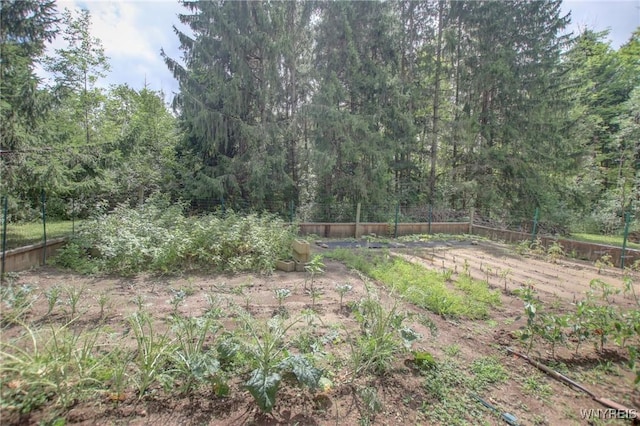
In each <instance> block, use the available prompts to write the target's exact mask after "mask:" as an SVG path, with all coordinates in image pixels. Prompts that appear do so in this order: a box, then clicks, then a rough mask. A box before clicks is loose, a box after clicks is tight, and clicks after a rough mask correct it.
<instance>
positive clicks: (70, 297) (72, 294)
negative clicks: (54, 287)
mask: <svg viewBox="0 0 640 426" xmlns="http://www.w3.org/2000/svg"><path fill="white" fill-rule="evenodd" d="M85 290H86V287H85V286H81V287H75V286H69V287H65V288H64V292H65V293H66V294H67V303H68V304H69V308H70V309H71V311H70V312H69V316H70V317H71V318H75V316H76V314H77V313H78V303H80V299H81V298H82V294H83V293H84V291H85Z"/></svg>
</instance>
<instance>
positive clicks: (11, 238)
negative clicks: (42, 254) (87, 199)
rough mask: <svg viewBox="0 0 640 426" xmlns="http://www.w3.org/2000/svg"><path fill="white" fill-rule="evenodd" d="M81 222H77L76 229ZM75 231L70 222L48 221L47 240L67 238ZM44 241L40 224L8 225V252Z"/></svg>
mask: <svg viewBox="0 0 640 426" xmlns="http://www.w3.org/2000/svg"><path fill="white" fill-rule="evenodd" d="M79 222H80V221H76V227H77V226H78V225H79ZM72 231H73V222H72V221H70V220H59V221H51V222H49V221H47V239H48V240H50V239H53V238H59V237H66V236H69V235H71V233H72ZM42 241H43V227H42V222H40V223H37V222H36V223H20V224H14V223H7V250H11V249H14V248H18V247H23V246H28V245H30V244H35V243H39V242H42Z"/></svg>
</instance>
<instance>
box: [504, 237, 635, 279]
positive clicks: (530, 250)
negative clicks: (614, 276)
mask: <svg viewBox="0 0 640 426" xmlns="http://www.w3.org/2000/svg"><path fill="white" fill-rule="evenodd" d="M515 251H516V252H517V253H518V254H521V255H534V256H541V257H544V258H545V259H547V260H548V261H550V262H553V263H557V262H558V261H559V260H560V259H561V258H563V257H567V256H568V257H571V258H576V257H577V256H578V255H577V254H576V253H575V251H572V252H569V253H567V252H566V251H565V249H564V247H563V246H562V244H560V243H559V242H557V241H553V242H551V244H550V245H549V246H548V247H545V246H544V244H543V243H542V240H541V239H540V238H537V239H536V240H535V241H534V242H533V243H531V242H529V241H527V240H524V241H520V242H519V243H518V244H516V246H515ZM594 265H595V267H596V268H598V274H600V273H602V271H603V270H605V269H613V268H614V264H613V256H611V255H610V254H609V253H604V254H603V255H602V256H600V258H599V259H597V260H596V261H595V262H594ZM627 269H629V270H631V271H640V259H638V260H636V261H635V262H633V263H632V264H631V265H629V266H628V268H627Z"/></svg>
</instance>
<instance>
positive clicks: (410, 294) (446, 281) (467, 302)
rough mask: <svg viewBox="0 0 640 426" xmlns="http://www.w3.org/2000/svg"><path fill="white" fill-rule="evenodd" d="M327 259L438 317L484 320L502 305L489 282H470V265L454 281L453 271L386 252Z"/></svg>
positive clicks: (339, 252) (338, 254)
mask: <svg viewBox="0 0 640 426" xmlns="http://www.w3.org/2000/svg"><path fill="white" fill-rule="evenodd" d="M327 256H328V257H331V258H334V259H338V260H341V261H343V262H345V263H346V264H347V265H348V266H350V267H352V268H354V269H356V270H358V271H360V272H362V273H363V274H365V275H367V276H369V277H371V278H374V279H375V280H377V281H379V282H381V283H383V284H384V285H385V286H386V287H388V288H390V289H391V290H393V291H394V292H395V293H396V294H398V295H401V296H402V297H403V298H405V299H406V300H407V301H409V302H411V303H413V304H415V305H417V306H419V307H421V308H425V309H427V310H429V311H431V312H433V313H435V314H438V315H442V316H448V317H458V318H468V319H483V318H487V317H488V316H489V311H490V309H491V308H493V307H495V306H499V305H500V303H501V301H500V293H499V292H498V291H496V290H491V289H490V288H489V285H488V283H487V281H480V280H475V279H473V278H471V276H470V275H469V273H468V264H465V268H464V271H463V272H464V273H460V274H458V275H457V276H456V277H455V279H454V271H452V270H450V269H444V268H443V270H442V271H441V272H438V271H433V270H430V269H427V268H424V267H423V266H421V265H418V264H415V263H412V262H409V261H406V260H404V259H402V258H399V257H397V256H390V255H389V254H388V253H386V252H383V253H380V254H372V253H369V252H367V251H366V250H364V251H362V250H361V251H354V250H345V249H336V250H333V251H332V252H331V253H329V254H328V255H327Z"/></svg>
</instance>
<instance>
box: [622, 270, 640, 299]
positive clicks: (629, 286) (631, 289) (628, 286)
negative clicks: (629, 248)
mask: <svg viewBox="0 0 640 426" xmlns="http://www.w3.org/2000/svg"><path fill="white" fill-rule="evenodd" d="M622 282H623V284H624V290H623V293H624V295H625V296H626V295H631V297H633V300H635V302H636V305H638V306H640V298H638V294H637V293H636V288H635V285H634V283H633V278H632V277H631V276H630V275H629V274H627V273H625V275H624V277H623V278H622Z"/></svg>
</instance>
